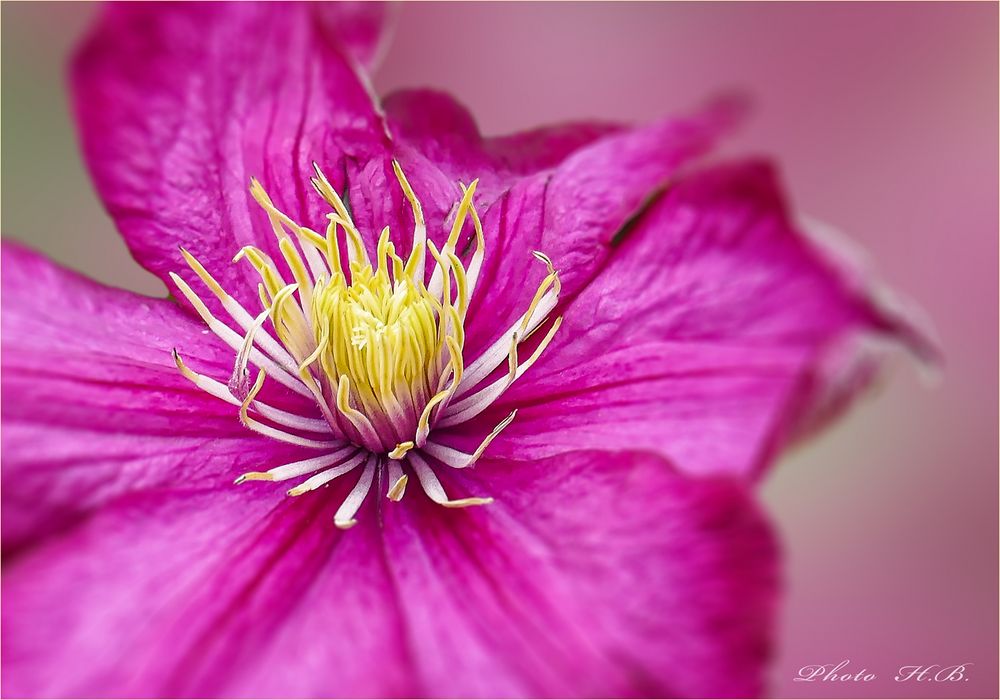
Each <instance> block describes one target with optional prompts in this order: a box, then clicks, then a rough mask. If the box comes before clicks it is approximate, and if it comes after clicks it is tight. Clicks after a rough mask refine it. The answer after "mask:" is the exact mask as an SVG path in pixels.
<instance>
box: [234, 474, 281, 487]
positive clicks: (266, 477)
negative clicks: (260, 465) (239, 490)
mask: <svg viewBox="0 0 1000 700" xmlns="http://www.w3.org/2000/svg"><path fill="white" fill-rule="evenodd" d="M245 481H274V477H273V476H272V475H271V474H268V473H267V472H247V473H246V474H240V475H239V476H238V477H236V481H234V482H233V483H234V484H242V483H243V482H245Z"/></svg>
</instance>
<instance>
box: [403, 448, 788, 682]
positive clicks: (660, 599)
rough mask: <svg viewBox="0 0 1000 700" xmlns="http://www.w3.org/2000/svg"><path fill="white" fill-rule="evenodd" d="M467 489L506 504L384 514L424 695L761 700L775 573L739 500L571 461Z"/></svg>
mask: <svg viewBox="0 0 1000 700" xmlns="http://www.w3.org/2000/svg"><path fill="white" fill-rule="evenodd" d="M465 490H467V493H466V492H460V491H459V490H458V489H455V488H452V492H453V494H454V497H460V496H465V495H480V496H481V495H492V496H494V497H495V498H496V501H495V502H494V503H492V504H490V505H487V506H482V507H477V508H468V509H465V510H446V509H442V508H440V507H437V506H433V505H431V504H429V502H427V501H426V500H424V501H422V502H421V503H418V504H417V506H414V507H406V508H395V507H393V508H388V509H386V512H385V513H386V531H385V536H386V546H387V553H388V558H387V561H388V563H389V565H390V566H391V567H392V569H393V572H394V577H395V580H396V582H397V586H398V589H399V591H400V592H401V600H402V605H403V611H404V614H405V617H406V624H407V627H406V629H407V631H408V639H409V642H410V649H411V653H412V654H413V660H414V663H415V665H416V667H417V668H418V669H419V674H420V675H419V678H420V680H421V682H422V684H423V688H424V690H425V692H426V693H427V694H428V695H431V696H437V697H452V696H460V697H538V696H542V697H548V696H555V697H578V696H583V697H595V696H596V697H621V696H639V697H752V696H756V695H757V694H759V693H760V692H761V690H762V687H763V681H764V679H763V675H764V670H765V663H766V661H767V658H768V656H769V649H770V640H771V633H772V621H773V619H772V615H773V607H774V599H775V595H776V581H775V568H774V567H775V561H776V557H775V548H774V543H773V541H772V539H771V536H770V533H769V529H768V527H767V525H766V523H765V522H764V521H763V520H762V518H761V517H760V516H759V515H758V513H757V511H756V509H755V508H754V506H753V505H752V504H751V503H750V502H749V501H748V499H747V497H746V496H745V494H744V492H743V491H742V490H741V489H739V488H737V487H735V486H734V485H733V484H731V483H726V482H723V481H710V480H689V479H686V478H684V477H682V476H680V475H678V474H677V473H675V472H673V471H672V470H671V469H670V467H669V465H667V464H665V463H664V462H662V461H661V460H660V459H658V458H656V457H654V456H652V455H639V454H634V453H633V454H630V453H573V454H563V455H560V456H558V457H555V458H552V459H547V460H540V461H538V462H535V463H530V462H513V461H512V462H501V461H494V460H485V461H483V462H481V463H480V464H479V465H478V466H477V468H476V470H475V474H474V475H472V476H469V477H468V478H467V479H466V484H465ZM406 505H410V504H409V503H407V504H406Z"/></svg>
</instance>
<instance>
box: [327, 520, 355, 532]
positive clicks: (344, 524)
mask: <svg viewBox="0 0 1000 700" xmlns="http://www.w3.org/2000/svg"><path fill="white" fill-rule="evenodd" d="M333 524H334V525H336V526H337V527H339V528H340V529H341V530H350V529H351V528H352V527H354V526H355V525H357V524H358V521H357V520H355V519H354V518H351V519H350V520H334V521H333Z"/></svg>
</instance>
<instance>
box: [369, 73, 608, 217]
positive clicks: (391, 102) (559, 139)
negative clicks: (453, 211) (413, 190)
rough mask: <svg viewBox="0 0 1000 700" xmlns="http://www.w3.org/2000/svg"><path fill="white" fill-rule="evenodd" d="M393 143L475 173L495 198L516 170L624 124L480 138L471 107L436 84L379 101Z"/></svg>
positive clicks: (452, 174) (460, 172) (552, 160)
mask: <svg viewBox="0 0 1000 700" xmlns="http://www.w3.org/2000/svg"><path fill="white" fill-rule="evenodd" d="M383 106H384V108H385V112H386V119H387V121H388V124H389V129H390V131H391V132H392V134H393V139H394V141H395V142H396V143H397V144H400V145H404V146H408V147H410V148H412V149H414V150H415V151H417V152H419V153H421V154H422V155H423V156H424V157H426V158H428V159H429V160H431V161H432V162H434V163H435V164H437V166H438V167H439V168H440V169H441V170H442V171H443V172H445V173H447V176H448V177H449V178H450V179H452V180H462V181H464V182H469V181H471V180H473V179H476V178H479V179H480V182H481V186H482V190H480V191H481V192H482V193H483V195H484V196H486V195H488V196H489V199H493V198H494V197H495V196H496V194H498V193H499V192H500V191H502V190H503V189H505V188H506V187H508V186H509V185H511V184H512V183H513V181H514V179H516V178H517V177H519V176H524V175H532V174H534V173H537V172H539V171H542V170H549V169H551V168H554V167H556V166H557V165H559V163H561V162H562V161H563V160H565V159H566V158H567V157H568V156H569V155H570V154H572V153H573V152H575V151H577V150H579V149H580V148H582V147H584V146H586V145H587V144H589V143H592V142H593V141H596V140H598V139H600V138H602V137H604V136H607V135H609V134H612V133H614V132H616V131H620V130H621V129H622V128H623V127H622V126H620V125H616V124H611V123H606V122H577V123H569V124H559V125H555V126H550V127H542V128H538V129H533V130H531V131H526V132H522V133H518V134H511V135H509V136H501V137H494V138H484V137H483V136H482V135H481V134H480V133H479V128H478V126H477V125H476V121H475V119H474V118H473V116H472V115H471V114H470V113H469V111H468V110H467V109H466V108H465V107H464V106H462V105H461V104H459V103H458V102H457V101H455V99H454V98H452V97H451V96H450V95H448V94H447V93H444V92H439V91H437V90H428V89H422V90H400V91H398V92H394V93H392V94H390V95H389V96H387V97H386V98H385V99H384V101H383Z"/></svg>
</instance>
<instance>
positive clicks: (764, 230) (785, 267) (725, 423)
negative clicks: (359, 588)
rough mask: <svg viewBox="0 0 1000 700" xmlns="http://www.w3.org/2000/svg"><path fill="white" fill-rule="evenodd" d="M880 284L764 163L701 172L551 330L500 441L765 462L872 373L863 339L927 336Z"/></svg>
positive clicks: (522, 450) (659, 206)
mask: <svg viewBox="0 0 1000 700" xmlns="http://www.w3.org/2000/svg"><path fill="white" fill-rule="evenodd" d="M610 248H611V247H610V246H609V252H611V250H610ZM867 292H868V290H867V289H865V288H863V287H862V286H860V285H859V280H857V279H853V278H851V277H849V276H847V275H845V274H844V273H843V272H842V271H841V270H840V269H838V268H836V267H834V266H833V265H832V264H831V263H830V261H829V260H828V259H826V258H825V257H824V256H823V255H822V254H820V252H819V251H818V250H817V249H816V248H815V247H814V246H813V245H812V244H811V243H810V242H809V241H808V239H806V238H805V237H804V236H803V235H801V234H800V233H799V232H798V231H797V230H796V228H795V226H794V225H793V224H792V222H791V221H790V219H789V217H788V214H787V212H786V210H785V206H784V203H783V201H782V197H781V194H780V191H779V188H778V184H777V181H776V178H775V176H774V173H773V171H772V170H771V169H770V168H769V167H768V166H767V165H764V164H761V163H756V162H751V163H744V164H738V165H733V166H720V167H717V168H714V169H712V170H708V171H705V172H701V173H698V174H694V175H692V176H690V177H687V178H685V179H684V180H683V181H681V182H678V183H677V184H676V185H675V186H674V187H672V188H671V190H670V191H669V192H668V193H667V194H666V195H665V196H664V197H662V198H661V199H660V200H659V201H657V202H656V203H655V204H654V205H653V206H652V207H651V208H650V209H649V211H647V212H646V213H645V214H644V215H643V216H642V218H641V220H640V221H639V222H637V224H636V225H635V227H634V229H633V230H632V231H631V232H629V233H628V234H627V235H626V236H625V237H624V239H623V240H621V242H620V245H617V246H616V247H615V249H614V251H613V254H612V256H611V258H610V260H609V262H608V264H607V265H606V266H605V267H604V268H603V269H602V270H601V271H600V273H599V274H598V275H597V276H596V277H595V278H594V280H593V281H591V282H590V283H589V284H588V285H587V286H586V287H585V289H583V291H581V292H580V294H579V295H578V296H576V297H575V298H574V299H572V301H570V303H569V305H568V306H567V307H566V309H565V322H564V323H563V326H562V329H561V330H560V332H559V334H558V335H557V336H556V340H555V341H554V342H553V344H552V346H550V348H549V349H548V350H547V351H546V353H545V355H543V357H542V360H541V361H540V362H539V363H538V364H537V365H535V366H534V367H533V368H532V370H531V375H530V377H525V379H526V381H522V382H521V383H519V384H516V385H515V386H514V387H513V388H512V389H511V390H510V391H509V392H508V394H506V395H505V397H504V400H503V401H502V402H500V405H498V407H497V408H496V412H497V415H499V414H502V413H503V412H504V411H509V410H510V408H511V407H514V406H518V407H519V408H520V410H519V412H518V418H517V420H516V421H515V422H514V424H512V425H511V426H510V427H509V428H508V429H507V430H506V431H505V432H504V434H503V435H502V436H501V438H500V439H498V440H497V441H495V442H494V443H493V445H492V446H491V449H492V450H493V451H494V454H501V455H505V456H509V457H514V456H518V457H521V458H524V457H527V456H535V457H541V456H544V455H551V454H555V453H558V452H561V451H566V450H573V449H579V448H581V447H583V448H594V449H614V448H626V447H633V448H642V449H649V450H655V451H657V452H659V453H660V454H663V455H665V456H667V457H668V458H669V459H671V460H672V461H673V462H674V463H675V464H677V466H678V468H680V469H683V470H685V471H688V472H691V473H696V474H709V473H731V474H744V475H750V474H758V473H759V472H760V471H761V469H762V468H763V467H764V465H765V464H767V462H768V460H769V458H770V457H771V456H773V454H774V451H775V450H776V449H777V448H778V447H780V446H781V445H782V444H783V443H784V442H786V441H787V440H788V439H790V438H791V437H792V436H793V435H794V434H795V433H796V432H798V430H799V428H800V427H801V424H800V421H801V419H802V417H803V416H806V415H811V414H814V412H815V410H816V409H817V408H818V407H817V406H816V405H814V404H816V402H820V401H822V402H823V403H824V405H826V406H827V407H829V406H830V405H831V403H839V404H841V405H842V404H843V403H844V401H846V400H847V398H849V397H850V396H853V395H854V394H855V393H856V392H857V391H858V390H859V389H860V388H862V387H863V386H864V385H865V384H866V383H867V382H866V381H865V380H866V379H868V378H870V375H871V373H872V372H871V370H872V369H873V365H872V364H871V362H870V361H869V360H870V358H868V359H866V360H864V361H862V362H860V363H854V365H853V366H852V362H853V361H854V360H856V359H857V358H856V356H853V355H852V354H851V353H846V352H845V350H848V349H850V342H851V341H853V340H857V338H858V337H859V336H865V335H881V336H883V337H886V338H889V339H895V340H902V341H903V342H909V343H911V344H914V345H916V346H917V348H918V349H920V348H921V347H922V346H921V345H920V343H921V342H922V341H921V339H920V337H919V336H918V335H917V334H916V333H915V331H913V329H912V328H911V327H909V326H908V325H907V322H906V320H905V319H903V318H901V317H898V316H895V315H893V314H892V313H891V312H889V311H887V310H885V309H883V308H881V307H880V306H879V305H877V304H876V303H875V302H874V301H873V300H872V299H871V298H870V297H869V296H868V294H867ZM831 363H836V366H837V367H840V368H841V369H843V368H844V367H849V366H850V367H851V368H852V369H851V371H850V372H849V373H847V374H846V375H845V374H844V373H843V372H839V373H838V372H837V371H831V370H832V367H831ZM834 381H836V382H838V383H839V385H833V382H834ZM834 396H835V397H837V398H836V400H835V401H832V402H831V400H830V399H831V397H834ZM495 419H496V417H495V415H485V417H484V419H483V423H484V425H483V426H481V428H482V427H485V424H488V423H489V421H490V420H495Z"/></svg>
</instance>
